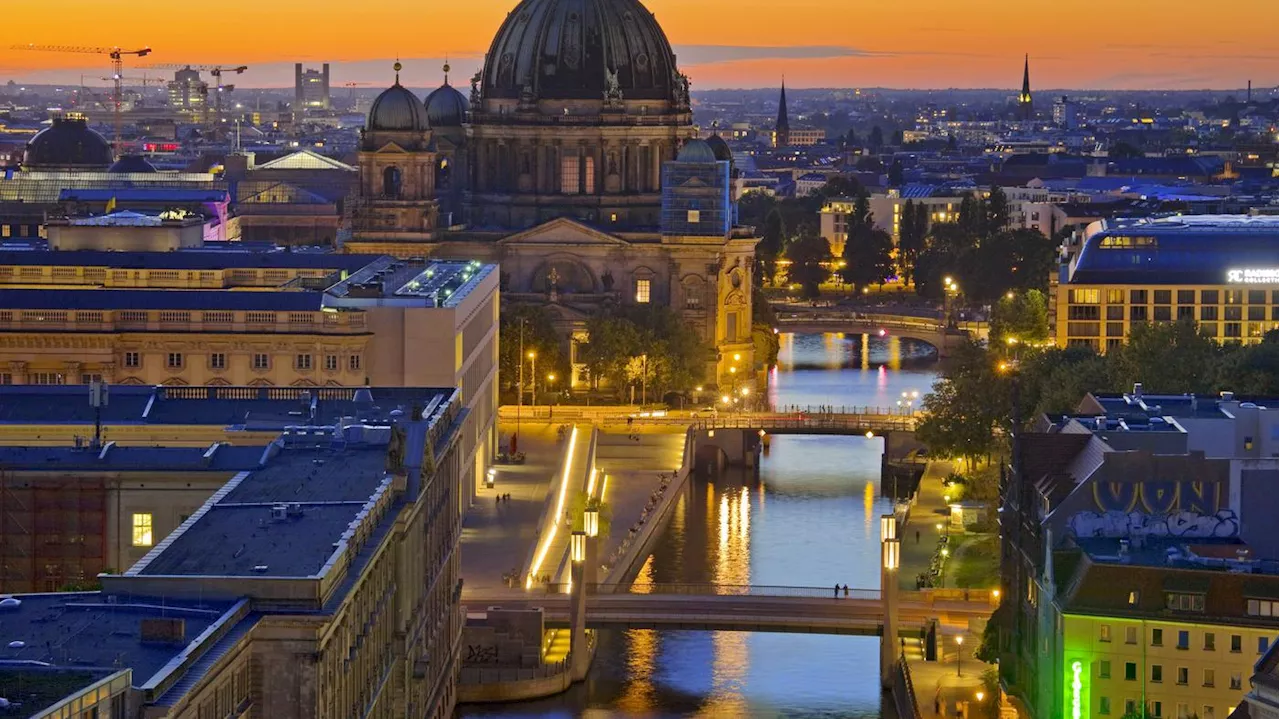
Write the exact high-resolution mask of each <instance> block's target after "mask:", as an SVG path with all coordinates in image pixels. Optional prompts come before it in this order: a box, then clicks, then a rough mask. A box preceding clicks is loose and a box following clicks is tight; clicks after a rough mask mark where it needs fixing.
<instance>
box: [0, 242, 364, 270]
mask: <svg viewBox="0 0 1280 719" xmlns="http://www.w3.org/2000/svg"><path fill="white" fill-rule="evenodd" d="M235 244H239V243H235ZM377 259H379V258H378V256H377V255H348V254H341V253H335V252H288V251H282V250H276V251H251V250H249V249H248V246H247V245H246V246H244V247H239V248H231V249H225V250H217V251H210V250H208V249H190V250H176V251H173V252H105V251H98V250H66V251H55V250H47V251H43V252H42V251H30V250H24V251H10V252H0V265H19V266H28V267H65V266H75V267H106V268H109V269H130V270H135V269H137V270H143V269H146V270H228V269H264V270H276V269H298V270H346V271H348V272H355V271H356V270H359V269H360V268H362V267H365V266H366V265H368V264H370V263H371V262H373V261H375V260H377Z"/></svg>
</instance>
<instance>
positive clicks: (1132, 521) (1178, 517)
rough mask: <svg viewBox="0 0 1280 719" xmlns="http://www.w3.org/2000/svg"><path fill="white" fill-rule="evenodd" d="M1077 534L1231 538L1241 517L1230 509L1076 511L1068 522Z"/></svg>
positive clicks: (1237, 530) (1113, 536)
mask: <svg viewBox="0 0 1280 719" xmlns="http://www.w3.org/2000/svg"><path fill="white" fill-rule="evenodd" d="M1067 528H1068V529H1069V530H1070V531H1071V533H1072V534H1074V535H1075V536H1077V537H1110V538H1123V537H1190V538H1197V539H1201V538H1206V537H1234V536H1237V535H1238V534H1239V533H1240V519H1239V518H1238V517H1237V516H1236V513H1235V512H1233V511H1231V510H1230V509H1221V510H1218V511H1216V512H1213V513H1211V514H1205V513H1200V512H1192V511H1181V512H1170V513H1168V514H1146V513H1143V512H1137V511H1134V512H1119V511H1110V512H1077V513H1076V514H1075V515H1073V516H1072V517H1071V521H1070V522H1068V523H1067Z"/></svg>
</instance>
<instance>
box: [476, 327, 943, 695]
mask: <svg viewBox="0 0 1280 719" xmlns="http://www.w3.org/2000/svg"><path fill="white" fill-rule="evenodd" d="M781 339H782V347H783V354H782V357H781V358H780V359H782V360H783V362H784V364H783V365H782V366H781V367H780V368H779V371H777V372H776V373H774V374H773V375H771V378H772V379H773V383H772V387H771V390H770V399H771V400H772V401H774V402H775V403H779V404H829V405H835V406H840V405H846V406H868V405H871V406H894V404H895V401H896V400H897V399H899V398H900V396H901V393H902V392H904V391H905V392H911V391H919V392H922V393H923V392H925V391H927V390H928V389H929V386H930V385H931V384H932V381H933V373H932V371H931V368H930V366H929V364H928V360H927V357H928V356H929V355H928V347H927V346H923V345H919V343H913V342H912V341H911V340H906V339H897V338H888V340H887V341H885V340H882V339H881V338H877V337H870V338H868V337H866V336H865V335H862V336H850V337H844V336H841V335H806V336H798V337H797V336H792V335H782V337H781ZM895 340H897V341H895ZM895 355H896V356H897V358H898V359H897V360H893V356H895ZM895 362H897V364H896V365H895ZM881 446H882V445H881V440H879V439H867V438H865V437H832V436H778V437H774V438H773V440H772V445H771V448H770V451H769V453H768V455H766V456H765V457H763V458H762V461H761V466H760V470H759V475H758V476H757V475H756V474H755V473H748V472H739V473H736V474H730V475H728V476H725V477H721V478H720V479H718V480H716V481H715V482H699V483H696V484H694V485H692V486H691V487H690V488H689V490H688V491H687V492H686V494H685V495H684V496H682V498H681V499H680V501H679V503H678V504H677V508H676V511H675V514H673V516H672V518H671V523H670V525H669V526H668V528H667V531H666V534H665V535H664V536H663V538H662V541H661V542H660V543H659V544H658V546H657V547H656V549H655V551H654V554H653V556H651V557H649V558H648V560H647V561H646V562H645V564H644V566H643V567H642V569H641V571H640V577H639V580H638V581H639V582H641V583H654V582H689V583H707V582H717V583H723V584H753V585H789V586H795V585H804V586H822V587H830V586H832V585H833V584H837V583H839V584H848V585H849V587H850V588H857V587H874V586H875V584H876V582H877V581H878V572H879V570H878V560H879V552H878V549H877V544H876V543H877V541H878V539H879V537H878V536H877V535H878V526H879V525H878V522H877V521H876V520H877V518H878V517H879V515H880V514H882V513H883V512H885V511H887V510H888V508H889V504H888V503H887V502H886V501H885V500H883V499H881V498H880V492H879V488H880V478H879V468H880V453H881ZM766 507H767V508H768V511H767V512H766V511H765V508H766ZM878 661H879V657H878V646H877V643H876V640H875V639H873V638H866V637H827V636H818V635H806V634H767V633H734V632H699V631H649V630H633V631H626V632H603V633H602V634H601V636H600V645H599V650H598V652H597V655H596V662H595V664H594V665H593V667H592V671H591V675H590V677H589V678H588V680H587V681H586V682H584V683H583V684H580V685H577V686H575V687H574V688H573V689H571V690H570V691H569V692H567V693H565V694H563V695H560V696H557V697H553V698H550V699H546V700H542V701H536V702H524V703H519V704H513V705H501V706H487V707H465V708H463V710H461V712H460V714H461V716H463V717H477V718H478V717H512V718H515V717H520V718H525V717H529V718H532V717H556V718H557V719H558V718H560V717H566V718H567V717H653V718H655V719H667V718H668V717H670V718H672V719H674V718H675V717H691V716H692V717H800V718H812V719H818V718H821V719H837V718H840V719H844V718H848V719H872V718H874V717H891V716H892V709H891V708H889V707H885V710H884V713H883V714H882V707H881V694H880V689H879V686H878V682H877V681H876V672H875V670H874V667H876V666H877V663H878Z"/></svg>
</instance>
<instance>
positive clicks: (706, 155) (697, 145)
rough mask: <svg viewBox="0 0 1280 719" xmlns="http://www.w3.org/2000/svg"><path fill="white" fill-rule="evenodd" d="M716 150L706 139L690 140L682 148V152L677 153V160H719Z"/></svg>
mask: <svg viewBox="0 0 1280 719" xmlns="http://www.w3.org/2000/svg"><path fill="white" fill-rule="evenodd" d="M718 160H719V158H717V157H716V153H715V150H712V149H711V145H708V144H707V141H706V140H690V141H688V142H686V143H685V145H684V147H682V148H680V154H679V155H676V162H717V161H718Z"/></svg>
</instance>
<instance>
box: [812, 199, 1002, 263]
mask: <svg viewBox="0 0 1280 719" xmlns="http://www.w3.org/2000/svg"><path fill="white" fill-rule="evenodd" d="M978 192H979V190H977V188H975V187H973V186H964V187H951V186H948V185H933V184H923V183H912V184H907V185H904V186H903V187H895V188H890V189H888V190H886V191H884V192H874V193H872V194H871V196H870V197H869V198H868V199H869V203H868V204H869V205H870V208H871V220H872V224H873V225H874V226H875V228H876V229H879V230H884V231H885V232H888V233H889V236H890V237H892V238H893V243H894V244H895V245H897V244H898V241H899V240H900V239H901V229H902V213H903V212H904V211H906V209H907V202H911V205H912V208H916V207H919V206H921V205H923V206H924V207H926V208H927V209H926V210H925V212H926V220H927V222H928V223H929V224H933V223H935V222H954V221H956V219H958V218H959V215H960V203H961V202H963V201H964V198H965V197H969V196H972V195H974V194H976V193H978ZM853 206H854V199H853V198H850V197H836V198H832V199H830V200H829V201H828V202H827V204H826V205H824V206H823V207H822V209H821V210H819V215H818V225H819V233H820V234H821V235H822V236H823V237H824V238H826V240H827V242H830V243H831V251H832V252H833V253H835V255H836V256H837V257H838V256H840V254H841V252H842V251H843V248H844V243H845V242H846V241H848V239H849V231H848V226H849V215H850V214H852V213H853Z"/></svg>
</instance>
